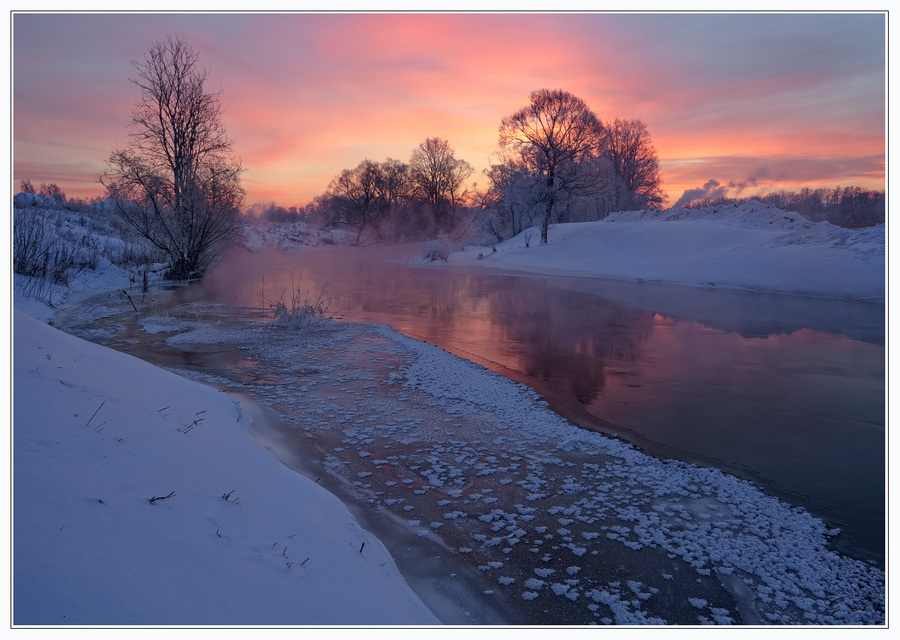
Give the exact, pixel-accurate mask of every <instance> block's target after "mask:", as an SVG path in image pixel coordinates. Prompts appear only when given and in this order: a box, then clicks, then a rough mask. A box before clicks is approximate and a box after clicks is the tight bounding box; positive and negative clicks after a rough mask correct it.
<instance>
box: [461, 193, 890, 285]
mask: <svg viewBox="0 0 900 640" xmlns="http://www.w3.org/2000/svg"><path fill="white" fill-rule="evenodd" d="M884 234H885V225H884V224H881V225H878V226H875V227H869V228H865V229H859V230H851V229H846V228H843V227H838V226H835V225H832V224H831V223H828V222H819V223H814V222H811V221H809V220H807V219H806V218H804V217H802V216H801V215H799V214H796V213H791V212H787V211H782V210H780V209H777V208H775V207H773V206H771V205H763V204H761V203H759V202H755V201H754V202H750V203H748V204H734V205H722V206H717V207H708V208H706V209H700V210H693V209H669V210H667V211H662V212H657V211H629V212H619V213H613V214H611V215H609V216H608V217H607V218H605V219H603V220H601V221H599V222H582V223H570V224H557V225H553V226H552V227H551V228H550V236H549V243H548V244H546V245H539V244H538V241H539V238H540V236H539V234H538V233H537V232H536V231H535V230H534V229H531V230H526V231H523V232H522V233H521V234H519V235H517V236H516V237H514V238H511V239H509V240H506V241H504V242H502V243H499V244H497V245H494V246H493V247H467V248H466V249H464V250H463V251H462V252H460V253H456V254H453V255H452V256H450V260H449V262H450V264H454V265H468V266H471V265H474V264H477V265H479V266H484V267H492V268H500V269H506V270H515V271H523V272H532V273H536V272H539V273H545V274H548V275H549V274H555V275H578V276H602V277H611V278H627V279H637V280H647V281H665V282H674V283H679V284H686V285H693V286H704V287H725V288H737V289H754V290H766V291H776V292H785V293H795V294H804V295H818V296H832V297H846V298H867V299H873V300H879V301H883V300H884V298H885V235H884ZM529 240H530V242H529ZM526 244H528V245H529V246H527V247H526Z"/></svg>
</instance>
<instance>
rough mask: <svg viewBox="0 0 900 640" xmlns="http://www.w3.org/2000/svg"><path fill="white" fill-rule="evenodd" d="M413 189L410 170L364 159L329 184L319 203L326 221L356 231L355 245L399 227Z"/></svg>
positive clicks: (397, 164)
mask: <svg viewBox="0 0 900 640" xmlns="http://www.w3.org/2000/svg"><path fill="white" fill-rule="evenodd" d="M412 189H413V185H412V178H411V176H410V171H409V167H408V166H407V165H406V164H404V163H402V162H400V161H399V160H393V159H391V158H388V159H387V160H385V161H384V162H381V163H379V162H373V161H372V160H368V159H367V160H363V161H362V162H360V163H359V165H357V167H356V168H355V169H344V170H343V171H341V173H339V174H338V175H337V176H335V177H334V178H333V179H332V180H331V183H330V184H329V185H328V191H327V192H326V193H325V194H324V196H323V198H322V199H321V200H320V203H319V206H320V208H321V209H323V211H324V214H325V216H326V218H327V219H328V222H329V223H330V224H332V225H343V226H347V227H351V228H355V229H356V243H357V244H358V243H360V242H362V241H363V240H364V238H365V235H366V234H365V232H366V231H367V230H371V231H372V233H373V234H374V236H375V239H376V240H384V239H385V233H387V232H390V233H393V232H394V227H395V225H399V224H401V222H400V218H401V217H402V216H403V215H404V214H405V212H406V210H407V207H408V204H409V200H410V198H411V192H412Z"/></svg>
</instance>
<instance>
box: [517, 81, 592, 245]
mask: <svg viewBox="0 0 900 640" xmlns="http://www.w3.org/2000/svg"><path fill="white" fill-rule="evenodd" d="M530 99H531V103H530V104H529V105H528V106H527V107H525V108H523V109H520V110H519V111H517V112H516V113H514V114H512V115H511V116H507V117H506V118H503V120H502V121H501V123H500V146H501V148H503V149H508V150H512V151H514V152H516V153H517V154H518V155H519V158H520V159H521V162H522V163H523V164H524V166H526V167H527V168H528V169H529V171H530V172H531V173H532V175H534V176H536V177H538V178H539V181H540V186H541V189H542V193H541V195H540V199H541V202H542V204H543V212H542V214H541V243H542V244H546V242H547V234H548V230H549V227H550V219H551V217H552V216H553V214H554V209H555V208H556V207H557V206H558V205H559V204H560V203H563V202H565V200H566V198H565V197H564V196H565V195H566V191H567V189H570V188H571V186H572V184H573V181H574V180H575V179H576V176H577V174H578V171H579V165H580V163H582V162H584V161H587V160H589V159H591V158H594V157H595V156H597V155H598V154H599V152H600V150H601V146H602V144H603V125H602V124H601V122H600V120H599V119H598V118H597V116H596V115H594V112H593V111H591V110H590V109H589V108H588V106H587V104H585V102H584V101H583V100H581V99H580V98H577V97H575V96H573V95H572V94H571V93H568V92H566V91H562V90H559V89H552V90H551V89H540V90H538V91H533V92H532V93H531V96H530Z"/></svg>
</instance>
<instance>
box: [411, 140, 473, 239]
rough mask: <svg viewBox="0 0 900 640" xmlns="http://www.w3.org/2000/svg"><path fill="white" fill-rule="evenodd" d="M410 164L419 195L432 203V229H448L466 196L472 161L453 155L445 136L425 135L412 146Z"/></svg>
mask: <svg viewBox="0 0 900 640" xmlns="http://www.w3.org/2000/svg"><path fill="white" fill-rule="evenodd" d="M409 167H410V172H411V175H412V179H413V181H414V182H415V184H416V186H417V188H418V190H419V193H420V195H421V197H422V198H423V199H424V200H425V201H426V202H428V204H429V206H430V207H431V210H432V213H433V215H434V222H435V231H439V230H441V229H444V230H446V231H449V230H450V229H452V228H453V225H454V219H455V216H456V211H457V208H458V207H459V206H460V205H461V204H462V203H463V201H464V199H465V195H466V190H465V188H464V185H465V182H466V180H468V179H469V177H471V175H472V173H473V172H474V169H472V165H470V164H469V163H468V162H466V161H465V160H460V159H458V158H456V157H455V152H454V151H453V149H451V148H450V143H449V142H448V141H447V140H443V139H441V138H428V139H427V140H425V141H424V142H422V143H421V144H420V145H419V146H418V147H416V148H415V149H414V150H413V152H412V156H411V157H410V160H409Z"/></svg>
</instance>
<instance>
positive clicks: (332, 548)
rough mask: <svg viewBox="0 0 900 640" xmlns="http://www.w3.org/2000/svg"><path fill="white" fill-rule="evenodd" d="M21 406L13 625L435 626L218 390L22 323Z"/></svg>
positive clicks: (374, 550)
mask: <svg viewBox="0 0 900 640" xmlns="http://www.w3.org/2000/svg"><path fill="white" fill-rule="evenodd" d="M13 403H14V405H13V408H14V413H13V420H14V423H13V498H14V503H13V619H12V623H13V624H14V625H16V626H22V625H26V626H27V625H91V626H95V625H142V626H144V625H427V624H435V623H437V620H436V619H435V618H434V616H433V615H432V614H431V613H430V612H429V611H428V610H427V608H426V607H425V606H424V605H423V604H422V602H421V601H420V600H419V599H418V598H417V597H416V596H415V595H414V594H413V593H412V592H411V591H410V589H409V587H408V586H407V585H406V583H405V582H404V581H403V578H402V577H401V576H400V575H399V573H398V571H397V569H396V567H395V565H394V563H393V561H392V560H391V558H390V556H389V555H388V553H387V552H386V551H385V549H384V547H383V546H382V545H381V543H380V542H379V541H378V540H377V539H375V538H374V537H373V536H372V535H371V534H369V533H368V532H366V531H364V530H362V528H361V527H360V526H359V524H358V523H357V521H356V520H355V519H354V518H353V516H352V515H351V514H350V513H349V511H347V509H346V507H345V506H344V505H343V504H342V503H341V502H340V501H339V500H338V499H337V498H335V497H334V496H333V495H331V494H330V493H328V492H326V491H325V490H323V489H322V488H320V487H319V486H317V485H316V484H315V483H314V482H312V481H310V480H308V479H306V478H304V477H302V476H300V475H298V474H297V473H294V472H293V471H290V470H289V469H287V468H286V467H284V466H282V465H281V464H280V463H278V462H276V461H275V459H274V458H273V457H272V456H271V455H270V454H269V453H268V452H267V451H265V450H264V449H263V448H262V447H261V446H260V445H259V444H258V443H257V442H256V441H255V440H253V438H252V437H251V436H250V435H249V434H248V433H247V431H246V427H247V418H246V416H245V415H244V414H243V413H242V411H241V410H240V407H239V406H238V405H237V404H235V402H233V401H232V400H230V399H229V398H228V397H226V396H225V395H224V394H221V393H218V392H216V391H214V390H213V389H211V388H209V387H205V386H203V385H200V384H198V383H194V382H190V381H187V380H185V379H184V378H181V377H179V376H177V375H174V374H172V373H169V372H166V371H163V370H161V369H158V368H156V367H153V366H151V365H149V364H147V363H144V362H142V361H140V360H137V359H135V358H132V357H130V356H127V355H124V354H121V353H118V352H115V351H112V350H110V349H107V348H104V347H100V346H97V345H94V344H91V343H88V342H84V341H82V340H80V339H78V338H75V337H72V336H69V335H67V334H64V333H62V332H60V331H58V330H56V329H53V328H51V327H49V326H47V325H46V324H45V323H44V322H41V321H39V320H37V319H35V318H33V317H30V316H29V315H27V314H25V313H23V312H21V311H16V312H15V316H14V361H13Z"/></svg>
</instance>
